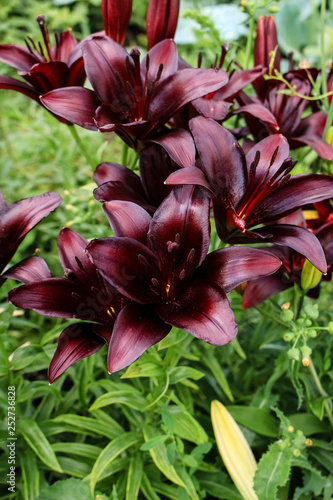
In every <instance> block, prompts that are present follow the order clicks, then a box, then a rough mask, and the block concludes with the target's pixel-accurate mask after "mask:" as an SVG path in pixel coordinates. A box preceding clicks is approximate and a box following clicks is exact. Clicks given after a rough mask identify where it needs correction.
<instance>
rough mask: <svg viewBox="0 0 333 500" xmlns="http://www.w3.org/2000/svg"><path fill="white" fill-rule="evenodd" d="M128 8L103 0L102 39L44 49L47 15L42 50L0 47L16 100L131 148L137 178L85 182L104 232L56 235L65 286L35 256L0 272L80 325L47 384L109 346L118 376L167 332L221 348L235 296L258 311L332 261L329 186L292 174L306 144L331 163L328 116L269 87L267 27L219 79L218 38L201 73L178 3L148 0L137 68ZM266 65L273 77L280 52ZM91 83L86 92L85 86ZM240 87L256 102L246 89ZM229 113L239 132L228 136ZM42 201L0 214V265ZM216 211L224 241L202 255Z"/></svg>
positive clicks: (27, 302)
mask: <svg viewBox="0 0 333 500" xmlns="http://www.w3.org/2000/svg"><path fill="white" fill-rule="evenodd" d="M131 10H132V2H131V1H130V0H127V1H125V2H124V0H122V2H119V1H115V0H113V1H112V0H104V1H102V14H103V21H104V28H105V30H104V32H102V33H97V34H94V35H91V36H89V37H88V38H87V39H85V40H84V41H82V42H80V43H79V44H76V42H75V41H74V39H73V38H72V35H71V33H70V32H66V33H64V34H63V35H62V36H57V37H56V45H55V47H51V46H50V42H49V35H48V32H47V30H46V28H45V24H44V19H43V18H42V17H41V16H40V17H39V18H38V21H39V24H40V26H41V29H42V33H43V40H44V45H45V47H44V48H43V47H42V45H41V44H39V45H36V44H34V43H33V42H32V41H31V40H28V43H27V48H21V47H18V46H13V45H11V46H4V45H3V46H0V60H1V61H3V62H6V63H8V64H11V65H13V66H14V67H17V68H18V69H20V70H21V71H23V73H22V72H21V73H20V74H21V76H23V77H24V78H25V80H26V81H27V83H24V82H19V83H18V81H16V80H14V79H12V78H9V77H0V87H2V88H11V89H13V90H18V91H20V92H23V93H25V94H26V95H28V96H29V97H32V98H33V99H35V100H36V101H38V102H40V103H41V104H42V105H43V106H44V107H45V108H46V109H48V110H49V111H50V112H51V113H52V114H54V115H55V116H56V117H57V118H58V119H60V120H61V121H64V122H66V123H68V124H77V125H80V126H81V127H85V128H88V129H90V130H92V131H94V130H95V131H97V130H98V131H100V132H115V133H116V134H117V135H118V136H119V137H120V138H121V139H122V140H123V141H124V143H125V145H126V146H128V147H131V148H134V149H135V150H136V151H137V152H138V154H139V172H138V173H136V172H133V171H132V170H130V169H129V168H128V167H127V166H126V165H120V164H117V163H109V162H103V163H101V164H99V165H98V166H97V168H96V170H95V173H94V179H95V181H96V184H97V188H96V189H95V191H94V196H95V198H96V200H98V201H99V202H101V203H103V208H104V211H105V213H106V216H107V218H108V220H109V222H110V225H111V229H112V232H113V236H111V237H107V238H102V239H93V240H92V241H90V242H88V241H87V240H86V239H85V238H84V237H82V236H81V235H80V234H79V233H77V232H76V231H74V230H72V229H68V228H67V229H63V230H62V231H61V232H60V235H59V239H58V247H59V256H60V261H61V264H62V267H63V269H64V274H65V277H64V278H57V277H51V273H50V271H49V269H48V267H47V264H46V263H45V261H44V260H42V259H40V258H37V257H33V258H32V259H28V260H27V261H25V262H23V263H20V265H19V266H15V267H14V268H12V269H11V270H9V271H7V272H6V273H5V274H4V275H3V277H10V278H14V279H18V280H20V281H22V282H23V283H24V284H23V285H22V286H20V287H18V288H16V289H14V290H12V291H11V292H10V293H9V301H10V302H11V303H13V304H15V305H16V306H18V307H22V308H26V309H33V310H35V311H37V312H38V313H40V314H43V315H47V316H54V317H61V318H75V319H77V320H78V322H77V323H75V324H73V325H71V326H69V327H68V328H66V329H65V330H64V331H63V332H62V334H61V335H60V338H59V341H58V347H57V350H56V352H55V354H54V357H53V360H52V362H51V365H50V369H49V379H50V381H51V382H53V381H54V380H55V379H57V378H58V377H59V376H60V375H61V374H62V373H63V372H64V371H65V370H66V369H67V368H68V367H69V366H70V365H72V364H73V363H74V362H76V361H77V360H79V359H81V358H84V357H86V356H89V355H91V354H93V353H94V352H96V351H97V350H98V349H100V348H101V347H102V346H104V345H105V343H106V344H107V345H108V370H109V372H110V373H112V372H115V371H117V370H120V369H122V368H124V367H126V366H128V365H129V364H130V363H132V362H133V361H134V360H136V359H137V358H138V357H139V356H140V355H141V354H142V353H143V352H144V351H145V350H146V349H148V348H149V347H150V346H152V345H154V344H155V343H157V342H159V341H160V340H161V339H163V338H164V337H165V336H166V335H167V334H168V333H169V331H170V330H171V328H172V327H175V328H180V329H183V330H185V331H187V332H189V333H190V334H192V335H194V336H195V337H197V338H198V339H201V340H203V341H206V342H209V343H211V344H215V345H223V344H226V343H228V342H230V341H232V340H233V339H234V338H235V335H236V333H237V325H236V322H235V318H234V314H233V311H232V309H231V307H230V304H229V301H228V298H227V296H226V294H227V293H228V292H230V291H231V290H233V289H234V288H236V287H238V285H241V284H244V283H247V285H246V288H245V292H244V298H243V305H244V307H252V306H255V305H257V304H259V303H260V302H262V301H263V300H265V299H266V298H268V297H270V296H272V295H273V294H274V293H277V292H279V291H281V290H284V289H286V288H288V287H289V286H292V285H293V284H294V283H297V284H298V285H299V286H300V287H301V286H302V281H301V272H302V268H303V266H304V263H305V262H306V261H309V262H310V263H311V265H312V266H314V267H315V268H317V270H318V272H320V273H323V274H324V275H327V273H328V271H330V266H332V265H333V250H332V241H333V222H332V219H331V218H330V216H331V215H332V211H333V210H332V205H331V203H330V201H329V200H330V199H332V198H333V178H332V176H330V175H324V174H314V173H308V174H298V175H293V174H292V170H293V168H294V165H295V162H294V161H293V159H292V157H291V156H290V155H289V153H290V149H293V148H296V147H300V146H301V145H308V146H310V147H311V148H313V149H314V150H315V151H316V152H317V153H318V154H319V155H320V156H321V157H323V158H326V159H329V160H333V147H332V146H330V145H329V144H327V143H326V142H325V141H324V140H323V139H322V134H323V130H324V126H325V121H326V118H327V115H326V114H325V113H324V112H323V111H319V110H315V112H314V113H312V114H309V106H308V101H307V100H305V99H304V98H303V97H299V96H290V95H286V94H285V93H284V94H281V93H280V91H281V90H284V89H283V88H282V86H281V85H282V84H281V83H278V84H277V83H276V82H275V81H273V83H272V81H271V80H266V79H265V78H264V75H265V74H267V73H268V71H269V68H268V67H269V66H271V63H270V59H269V53H270V52H271V50H273V49H274V48H276V46H277V34H276V28H275V24H274V20H273V18H271V17H264V18H260V19H259V23H258V31H257V40H256V45H255V67H254V68H253V69H247V70H243V69H240V70H238V71H232V72H228V71H224V70H223V69H222V66H223V62H224V59H225V56H226V53H227V50H228V47H227V44H224V45H223V46H222V56H221V59H220V62H219V64H217V63H216V64H214V65H213V67H211V68H209V69H204V68H201V67H199V68H192V67H190V66H189V65H188V64H187V63H186V62H185V61H183V60H182V59H180V58H179V56H178V51H177V46H176V44H175V42H174V40H173V36H174V34H175V30H176V25H177V19H178V11H179V1H175V0H163V1H161V0H159V1H157V0H150V2H149V9H148V14H147V40H148V52H147V54H146V56H145V57H144V58H143V60H142V61H141V62H140V52H139V50H138V49H137V48H132V49H131V50H130V51H129V52H128V51H127V50H126V49H125V48H124V47H123V45H122V44H124V43H125V40H126V31H127V28H128V24H129V21H130V17H131ZM274 64H275V68H276V70H278V71H279V70H280V54H279V52H278V51H276V55H275V59H274ZM318 73H319V72H318V71H317V70H315V69H312V70H311V71H310V70H309V71H305V70H293V69H290V71H289V72H288V73H287V74H286V75H284V77H285V79H286V80H287V81H288V82H290V84H291V85H292V86H294V85H295V86H296V88H297V91H298V92H299V93H300V94H303V95H305V96H310V95H311V92H312V82H313V80H314V79H315V78H316V77H317V76H318ZM85 75H87V78H88V80H89V82H90V84H91V87H92V89H88V88H85V87H83V84H84V79H85ZM249 84H253V86H254V88H255V90H256V92H257V97H249V96H248V95H247V94H246V93H245V92H244V91H243V89H244V87H246V86H247V85H249ZM305 110H306V112H307V116H306V117H305V118H304V117H303V112H304V111H305ZM238 114H241V115H242V116H244V118H245V122H246V127H243V128H242V129H238V130H237V131H236V130H231V129H227V128H226V127H224V125H223V124H222V122H223V123H225V120H226V119H227V118H228V117H229V116H230V115H238ZM189 118H190V119H189ZM240 137H245V140H244V142H243V144H242V145H241V144H240V143H239V142H238V139H239V138H240ZM126 146H125V147H126ZM46 196H47V195H44V197H46ZM45 199H46V198H45ZM48 199H50V200H52V206H51V205H47V208H45V210H44V209H43V208H41V207H40V210H39V211H37V212H38V215H36V218H35V216H34V215H33V214H34V212H33V211H30V212H29V217H24V218H23V221H21V222H22V225H23V226H24V228H23V229H22V231H19V232H18V233H17V234H16V233H15V232H14V231H13V227H12V226H13V221H15V220H16V217H17V210H16V208H15V209H14V208H13V209H12V211H10V207H18V206H19V204H22V206H25V204H26V203H28V202H27V200H21V202H18V204H16V205H15V204H14V205H12V206H10V207H6V206H5V205H4V204H3V207H2V206H1V204H0V216H1V222H0V224H1V226H0V228H1V232H0V237H1V238H5V239H6V245H7V248H6V252H7V250H8V252H7V253H6V252H5V253H4V255H3V256H2V255H1V260H2V261H3V262H2V261H1V265H2V268H1V269H2V270H3V269H4V267H5V265H6V264H7V263H8V262H9V260H10V259H11V257H12V255H13V253H14V251H15V250H16V248H17V246H18V244H19V243H20V241H21V240H22V238H23V236H24V235H25V234H26V232H27V231H28V230H30V229H31V227H32V226H33V225H34V224H35V223H36V222H38V220H40V219H41V218H42V217H43V216H44V215H46V213H48V212H49V211H50V210H52V209H53V208H55V206H57V205H58V204H59V202H60V201H59V198H58V197H57V195H52V194H48ZM302 208H304V209H307V211H305V212H304V215H303V214H302ZM310 209H311V213H312V217H307V216H306V213H308V214H309V210H310ZM314 211H316V215H315V216H313V213H314ZM8 214H9V215H8ZM10 214H12V215H10ZM211 214H213V217H214V221H215V226H216V231H217V234H218V236H219V238H220V240H221V244H220V245H219V248H218V249H215V250H213V251H211V252H209V247H210V231H211V229H210V218H211ZM304 217H305V218H307V222H306V221H305V218H304ZM7 220H8V221H9V222H7ZM3 221H4V222H3ZM32 221H33V222H32ZM7 240H8V241H9V244H8V243H7ZM250 244H256V245H258V244H260V248H257V247H255V248H252V247H249V246H248V245H250ZM0 267H1V266H0ZM328 275H329V274H328ZM306 291H308V290H306Z"/></svg>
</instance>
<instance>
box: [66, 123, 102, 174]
mask: <svg viewBox="0 0 333 500" xmlns="http://www.w3.org/2000/svg"><path fill="white" fill-rule="evenodd" d="M68 129H69V131H70V133H71V134H72V137H73V139H74V141H75V142H76V144H77V146H78V147H79V149H80V151H81V153H82V154H83V156H84V157H85V159H86V160H87V163H88V164H89V165H90V166H91V167H92V168H93V169H95V168H96V160H94V158H92V157H91V156H90V154H89V153H88V151H87V149H86V147H85V145H84V143H83V142H82V140H81V139H80V136H79V134H78V132H77V130H76V128H75V125H68Z"/></svg>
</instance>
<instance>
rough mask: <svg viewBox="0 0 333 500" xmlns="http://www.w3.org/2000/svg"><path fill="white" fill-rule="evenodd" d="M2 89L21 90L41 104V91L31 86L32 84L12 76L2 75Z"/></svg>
mask: <svg viewBox="0 0 333 500" xmlns="http://www.w3.org/2000/svg"><path fill="white" fill-rule="evenodd" d="M0 89H8V90H15V91H16V92H20V93H21V94H24V95H26V96H27V97H30V99H33V100H34V101H36V102H38V103H39V104H40V101H39V96H40V92H38V91H37V90H36V89H34V88H33V87H31V85H28V84H27V83H24V82H20V81H19V80H16V79H15V78H12V77H10V76H0Z"/></svg>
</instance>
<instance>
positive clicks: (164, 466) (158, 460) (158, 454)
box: [143, 426, 185, 487]
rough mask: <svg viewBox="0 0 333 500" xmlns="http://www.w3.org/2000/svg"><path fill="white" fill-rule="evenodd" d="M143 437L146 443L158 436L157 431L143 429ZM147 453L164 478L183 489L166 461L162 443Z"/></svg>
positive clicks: (147, 428) (166, 457) (180, 480)
mask: <svg viewBox="0 0 333 500" xmlns="http://www.w3.org/2000/svg"><path fill="white" fill-rule="evenodd" d="M143 435H144V438H145V441H146V442H148V441H151V440H152V439H153V438H154V437H156V435H158V431H157V429H154V428H153V427H152V426H149V427H145V428H144V429H143ZM149 453H150V455H151V457H152V459H153V461H154V463H155V465H156V467H157V468H158V469H159V470H160V471H161V472H162V473H163V474H164V475H165V477H167V478H168V479H169V480H170V481H172V482H173V483H175V484H178V485H179V486H183V487H185V484H184V482H183V481H182V479H181V478H180V477H179V476H178V474H177V472H176V470H175V468H174V467H173V466H172V465H170V463H169V460H168V455H167V450H166V447H165V445H164V444H163V443H162V444H160V445H158V446H155V447H154V448H151V449H150V450H149Z"/></svg>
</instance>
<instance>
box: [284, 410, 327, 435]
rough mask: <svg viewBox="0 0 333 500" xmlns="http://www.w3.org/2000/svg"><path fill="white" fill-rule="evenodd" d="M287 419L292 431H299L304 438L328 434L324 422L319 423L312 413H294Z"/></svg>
mask: <svg viewBox="0 0 333 500" xmlns="http://www.w3.org/2000/svg"><path fill="white" fill-rule="evenodd" d="M288 419H289V421H290V425H292V426H293V427H294V429H299V430H301V431H302V432H303V434H304V435H305V436H312V435H313V434H321V433H326V432H329V428H328V426H327V425H326V424H325V422H321V421H320V420H319V418H317V417H316V416H315V415H313V413H295V414H294V415H288Z"/></svg>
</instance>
